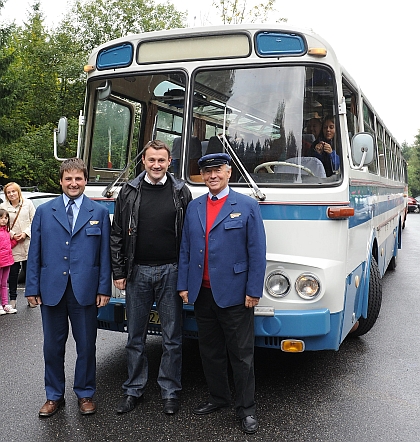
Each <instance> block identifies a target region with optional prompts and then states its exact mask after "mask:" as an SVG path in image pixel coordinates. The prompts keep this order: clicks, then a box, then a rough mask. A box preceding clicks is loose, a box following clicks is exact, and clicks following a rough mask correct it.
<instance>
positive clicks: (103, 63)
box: [96, 43, 133, 70]
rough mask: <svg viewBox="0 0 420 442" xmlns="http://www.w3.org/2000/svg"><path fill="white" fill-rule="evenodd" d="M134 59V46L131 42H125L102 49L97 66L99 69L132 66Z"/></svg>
mask: <svg viewBox="0 0 420 442" xmlns="http://www.w3.org/2000/svg"><path fill="white" fill-rule="evenodd" d="M132 60H133V46H132V45H131V44H129V43H123V44H120V45H118V46H112V47H109V48H105V49H102V50H101V51H100V52H99V54H98V59H97V61H96V66H97V68H98V69H99V70H100V69H112V68H124V67H127V66H130V64H131V62H132Z"/></svg>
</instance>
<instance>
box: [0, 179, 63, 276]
mask: <svg viewBox="0 0 420 442" xmlns="http://www.w3.org/2000/svg"><path fill="white" fill-rule="evenodd" d="M0 191H1V193H0V204H1V203H2V202H3V200H4V193H3V187H2V186H0ZM57 196H58V194H57V193H48V192H39V191H38V188H37V187H22V197H23V198H24V199H29V200H31V201H32V202H33V203H34V206H35V209H36V208H37V207H38V206H40V205H41V204H44V203H46V202H47V201H50V200H51V199H53V198H57ZM25 277H26V275H25V272H24V271H23V270H21V271H20V273H19V277H18V283H19V284H23V283H24V282H25Z"/></svg>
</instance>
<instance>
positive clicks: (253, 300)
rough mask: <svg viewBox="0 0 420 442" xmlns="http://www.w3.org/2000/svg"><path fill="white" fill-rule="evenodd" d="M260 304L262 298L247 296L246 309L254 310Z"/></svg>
mask: <svg viewBox="0 0 420 442" xmlns="http://www.w3.org/2000/svg"><path fill="white" fill-rule="evenodd" d="M259 302H260V298H253V297H252V296H248V295H246V296H245V307H246V308H252V307H255V306H256V305H257V304H258V303H259Z"/></svg>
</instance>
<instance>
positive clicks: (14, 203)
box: [0, 182, 36, 309]
mask: <svg viewBox="0 0 420 442" xmlns="http://www.w3.org/2000/svg"><path fill="white" fill-rule="evenodd" d="M3 191H4V195H5V197H6V201H5V202H4V203H3V204H1V206H0V207H2V208H3V209H6V210H7V211H8V212H9V215H10V237H11V238H12V239H14V240H16V241H17V245H16V247H14V248H13V250H12V253H13V259H14V263H13V265H12V266H11V267H10V273H9V297H10V305H11V306H12V308H14V309H16V302H17V301H16V299H17V286H18V278H19V272H20V270H21V269H22V271H23V272H24V273H26V260H27V259H28V250H29V244H30V239H31V224H32V220H33V218H34V215H35V206H34V204H33V203H32V201H31V200H29V199H24V198H23V197H22V191H21V188H20V186H19V184H17V183H14V182H10V183H7V184H6V185H5V186H4V188H3ZM28 305H29V306H30V307H36V304H30V303H29V302H28Z"/></svg>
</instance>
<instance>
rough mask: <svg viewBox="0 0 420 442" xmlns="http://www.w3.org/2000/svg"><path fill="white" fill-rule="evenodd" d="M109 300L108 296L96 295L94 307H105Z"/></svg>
mask: <svg viewBox="0 0 420 442" xmlns="http://www.w3.org/2000/svg"><path fill="white" fill-rule="evenodd" d="M109 300H110V297H109V296H105V295H100V294H99V293H98V294H97V295H96V307H98V308H101V307H105V306H106V305H107V304H108V302H109Z"/></svg>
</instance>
